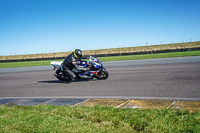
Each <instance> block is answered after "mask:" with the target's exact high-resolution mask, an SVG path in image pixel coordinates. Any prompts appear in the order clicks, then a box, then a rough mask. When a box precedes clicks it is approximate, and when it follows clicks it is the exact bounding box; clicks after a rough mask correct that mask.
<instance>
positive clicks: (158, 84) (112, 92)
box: [0, 56, 200, 101]
mask: <svg viewBox="0 0 200 133" xmlns="http://www.w3.org/2000/svg"><path fill="white" fill-rule="evenodd" d="M103 64H104V66H105V67H106V69H107V70H108V72H109V74H110V76H109V78H108V79H107V80H96V79H93V80H77V81H73V82H70V83H65V82H61V81H58V80H57V79H56V78H55V77H54V76H53V72H54V71H53V70H52V67H51V66H41V67H26V68H1V69H0V98H76V99H78V98H80V99H87V98H122V99H164V100H171V99H173V100H196V101H200V56H196V57H181V58H165V59H148V60H136V61H119V62H105V63H103Z"/></svg>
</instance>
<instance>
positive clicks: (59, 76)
mask: <svg viewBox="0 0 200 133" xmlns="http://www.w3.org/2000/svg"><path fill="white" fill-rule="evenodd" d="M55 73H56V74H55V76H56V78H57V79H58V80H60V81H69V76H68V74H67V73H64V72H63V71H61V70H60V69H58V70H56V72H55Z"/></svg>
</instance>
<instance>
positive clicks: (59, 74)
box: [50, 56, 109, 81]
mask: <svg viewBox="0 0 200 133" xmlns="http://www.w3.org/2000/svg"><path fill="white" fill-rule="evenodd" d="M50 64H51V65H52V66H53V67H54V69H53V70H55V74H54V76H55V77H56V78H57V79H59V80H61V81H69V76H68V74H67V73H65V72H64V71H63V67H62V65H63V62H62V61H52V62H51V63H50ZM77 64H78V66H79V67H82V68H88V67H89V68H90V70H89V71H84V72H83V71H78V70H76V69H75V68H73V69H72V71H73V72H74V73H75V74H76V77H77V79H93V78H96V79H98V80H105V79H107V78H108V76H109V73H108V71H107V70H106V69H105V68H104V67H103V64H102V62H101V61H100V60H99V59H97V58H95V57H92V56H90V57H89V61H78V62H77Z"/></svg>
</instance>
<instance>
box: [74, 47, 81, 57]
mask: <svg viewBox="0 0 200 133" xmlns="http://www.w3.org/2000/svg"><path fill="white" fill-rule="evenodd" d="M73 54H74V56H75V57H76V58H77V59H81V57H82V51H81V50H80V49H75V50H74V52H73Z"/></svg>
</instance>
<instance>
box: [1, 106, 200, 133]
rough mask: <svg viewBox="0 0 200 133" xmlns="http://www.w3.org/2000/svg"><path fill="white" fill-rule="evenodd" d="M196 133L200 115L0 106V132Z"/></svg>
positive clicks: (91, 108)
mask: <svg viewBox="0 0 200 133" xmlns="http://www.w3.org/2000/svg"><path fill="white" fill-rule="evenodd" d="M139 131H140V132H199V131H200V112H195V113H192V114H190V113H188V112H187V111H175V110H172V109H162V110H158V109H157V110H156V109H151V110H139V109H118V108H113V107H101V106H95V107H83V106H79V107H69V106H53V105H37V106H11V107H8V106H4V105H1V106H0V132H16V133H18V132H70V133H73V132H76V133H77V132H81V133H82V132H83V133H84V132H85V133H90V132H92V133H94V132H102V133H121V132H126V133H128V132H131V133H132V132H139Z"/></svg>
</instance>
